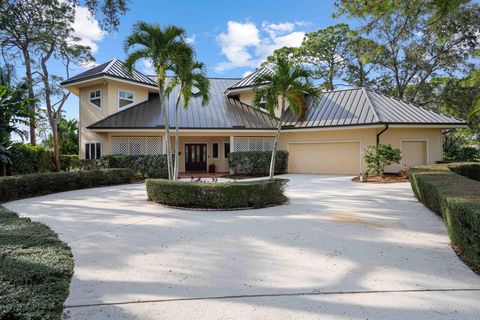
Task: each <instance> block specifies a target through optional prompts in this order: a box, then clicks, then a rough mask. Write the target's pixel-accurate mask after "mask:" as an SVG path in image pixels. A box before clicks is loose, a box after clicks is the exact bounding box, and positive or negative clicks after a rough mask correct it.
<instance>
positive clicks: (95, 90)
mask: <svg viewBox="0 0 480 320" xmlns="http://www.w3.org/2000/svg"><path fill="white" fill-rule="evenodd" d="M97 91H99V92H100V97H98V98H94V100H96V99H100V105H99V106H97V105H96V104H95V103H93V102H92V97H91V96H90V94H91V93H92V92H97ZM102 96H103V93H102V89H101V88H97V89H92V90H90V91H88V103H90V104H91V105H92V106H94V107H96V108H98V109H101V108H102V99H103V97H102Z"/></svg>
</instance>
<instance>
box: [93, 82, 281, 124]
mask: <svg viewBox="0 0 480 320" xmlns="http://www.w3.org/2000/svg"><path fill="white" fill-rule="evenodd" d="M237 81H238V79H219V78H212V79H210V101H209V103H208V105H206V106H202V98H201V97H200V96H194V97H192V99H191V100H190V103H189V106H188V108H187V109H184V108H182V101H180V108H181V109H180V118H179V127H180V128H181V129H274V128H275V123H274V120H273V119H271V118H270V117H269V115H268V114H266V113H264V112H261V111H258V110H256V109H254V108H253V107H251V106H248V105H246V104H244V103H241V102H240V101H238V100H235V99H232V98H227V97H225V95H224V92H225V90H226V89H227V88H228V87H230V86H231V85H233V84H234V83H235V82H237ZM176 97H177V91H176V90H174V91H173V92H172V93H171V94H170V96H169V97H168V99H167V103H168V105H169V108H168V111H169V115H168V117H169V124H170V126H171V127H173V126H174V125H175V118H174V113H175V102H176ZM164 126H165V123H164V119H163V116H162V112H161V110H160V100H159V97H158V95H151V96H150V98H149V99H148V100H147V101H145V102H141V103H139V104H137V105H135V106H132V107H130V108H127V109H125V110H122V111H120V112H117V113H115V114H112V115H110V116H108V117H106V118H104V119H103V120H100V121H98V122H96V123H94V124H92V125H90V126H89V127H88V128H89V129H154V128H164Z"/></svg>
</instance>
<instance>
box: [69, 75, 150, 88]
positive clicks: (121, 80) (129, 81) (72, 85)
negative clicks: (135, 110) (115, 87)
mask: <svg viewBox="0 0 480 320" xmlns="http://www.w3.org/2000/svg"><path fill="white" fill-rule="evenodd" d="M102 79H103V80H113V81H118V82H123V83H128V84H132V85H136V86H139V87H145V88H150V89H157V90H158V88H157V86H156V85H153V84H146V83H141V82H137V81H132V80H127V79H121V78H116V77H110V76H105V75H104V76H100V77H94V78H90V79H85V80H82V81H78V82H73V83H68V84H66V85H64V86H63V87H64V88H68V87H75V86H78V85H80V84H84V83H88V82H92V81H95V80H102ZM67 81H68V80H67Z"/></svg>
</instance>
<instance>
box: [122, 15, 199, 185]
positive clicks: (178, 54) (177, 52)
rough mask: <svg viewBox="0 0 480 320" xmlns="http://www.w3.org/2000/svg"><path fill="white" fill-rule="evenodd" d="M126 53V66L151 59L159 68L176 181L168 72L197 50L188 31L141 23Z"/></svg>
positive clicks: (127, 42) (126, 44)
mask: <svg viewBox="0 0 480 320" xmlns="http://www.w3.org/2000/svg"><path fill="white" fill-rule="evenodd" d="M123 46H124V50H125V52H126V53H127V54H128V57H127V59H126V60H125V65H126V66H127V68H128V69H130V70H132V68H133V65H134V64H135V62H137V61H138V60H140V59H148V60H150V61H151V62H152V64H153V67H154V68H155V72H156V76H157V83H158V94H159V100H160V108H161V111H162V116H163V121H164V123H165V138H166V139H167V143H166V149H167V150H166V153H167V166H168V178H169V179H172V178H173V166H172V151H171V150H172V148H171V141H170V126H169V122H168V121H169V120H168V111H167V108H168V105H167V104H166V103H165V95H166V91H165V89H166V87H165V86H166V77H167V71H169V70H172V69H173V66H174V61H179V60H181V58H182V57H187V56H193V50H192V48H191V46H190V45H189V44H188V42H187V41H186V32H185V30H184V29H182V28H179V27H177V26H174V25H168V26H166V27H164V28H162V27H160V25H159V24H149V23H146V22H138V23H136V24H135V25H134V26H133V29H132V34H130V35H129V36H128V37H127V38H126V39H125V41H124V44H123Z"/></svg>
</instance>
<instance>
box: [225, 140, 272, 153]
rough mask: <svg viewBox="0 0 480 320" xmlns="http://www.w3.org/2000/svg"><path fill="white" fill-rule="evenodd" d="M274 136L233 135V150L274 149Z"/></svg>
mask: <svg viewBox="0 0 480 320" xmlns="http://www.w3.org/2000/svg"><path fill="white" fill-rule="evenodd" d="M274 140H275V138H274V137H233V150H232V151H234V152H235V151H272V149H273V141H274Z"/></svg>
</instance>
